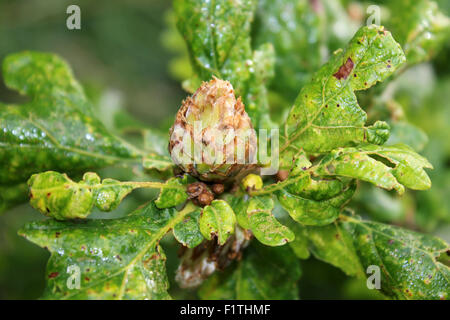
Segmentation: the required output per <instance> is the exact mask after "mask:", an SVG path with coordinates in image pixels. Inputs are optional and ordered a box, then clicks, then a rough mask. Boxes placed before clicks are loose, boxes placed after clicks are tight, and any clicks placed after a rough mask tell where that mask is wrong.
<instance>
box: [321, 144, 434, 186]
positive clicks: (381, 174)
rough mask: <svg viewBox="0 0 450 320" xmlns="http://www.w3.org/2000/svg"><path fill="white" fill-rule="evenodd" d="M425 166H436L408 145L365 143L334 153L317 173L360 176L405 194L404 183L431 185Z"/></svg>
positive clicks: (322, 162) (409, 184)
mask: <svg viewBox="0 0 450 320" xmlns="http://www.w3.org/2000/svg"><path fill="white" fill-rule="evenodd" d="M424 168H432V165H431V164H430V163H429V162H428V160H426V159H425V158H423V157H422V156H420V155H418V154H417V153H416V152H414V151H413V150H412V149H411V148H409V147H407V146H405V145H395V146H377V145H369V144H365V145H361V146H359V147H356V148H340V149H337V150H335V151H333V152H331V153H330V154H329V155H327V156H325V157H324V159H323V160H322V161H321V163H320V165H319V168H318V169H317V170H316V173H318V174H321V175H329V176H333V175H337V176H343V177H349V178H357V179H360V180H364V181H367V182H370V183H373V184H375V185H376V186H378V187H381V188H385V189H388V190H392V189H395V190H396V191H397V192H399V193H400V194H401V193H403V192H404V186H406V187H408V188H410V189H414V190H426V189H428V188H430V187H431V181H430V178H428V175H427V174H426V173H425V171H424Z"/></svg>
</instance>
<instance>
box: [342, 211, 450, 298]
mask: <svg viewBox="0 0 450 320" xmlns="http://www.w3.org/2000/svg"><path fill="white" fill-rule="evenodd" d="M343 225H344V228H346V229H347V230H348V232H350V233H351V235H352V237H353V243H354V247H355V248H356V252H357V254H358V256H359V259H360V261H361V263H362V265H363V266H364V268H367V267H368V266H370V265H375V266H378V267H380V269H381V291H382V292H383V293H385V294H386V295H388V296H390V297H393V298H397V299H444V300H445V299H448V295H449V292H450V282H449V279H450V268H449V267H448V266H446V265H444V264H442V263H441V262H439V261H437V258H438V257H439V255H441V254H445V252H447V251H448V250H449V246H448V244H447V243H445V241H443V240H441V239H439V238H436V237H434V236H431V235H424V234H420V233H417V232H413V231H409V230H404V229H401V228H399V227H395V226H389V225H385V224H381V223H377V222H369V221H360V220H357V219H353V218H347V219H346V220H345V222H344V223H343Z"/></svg>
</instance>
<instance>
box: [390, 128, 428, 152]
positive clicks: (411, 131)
mask: <svg viewBox="0 0 450 320" xmlns="http://www.w3.org/2000/svg"><path fill="white" fill-rule="evenodd" d="M390 126H391V134H390V136H389V139H388V141H386V145H396V144H400V143H401V144H406V145H408V146H410V147H411V148H413V149H414V150H415V151H417V152H420V151H422V150H423V148H424V147H425V145H426V144H427V143H428V137H427V135H426V133H425V132H424V131H423V130H422V129H420V128H419V127H416V126H415V125H412V124H410V123H408V122H406V121H397V122H394V123H392V124H391V125H390Z"/></svg>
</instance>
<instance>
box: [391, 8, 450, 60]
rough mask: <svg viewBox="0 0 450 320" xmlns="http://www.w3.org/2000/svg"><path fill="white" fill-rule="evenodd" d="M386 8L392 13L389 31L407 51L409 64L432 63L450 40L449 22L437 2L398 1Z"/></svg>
mask: <svg viewBox="0 0 450 320" xmlns="http://www.w3.org/2000/svg"><path fill="white" fill-rule="evenodd" d="M387 5H388V8H389V9H390V10H391V12H392V18H391V26H390V28H391V30H392V32H393V34H395V36H396V39H398V41H399V42H400V44H401V45H402V47H403V48H404V50H405V53H406V57H407V59H408V64H409V65H412V64H416V63H420V62H423V61H427V60H430V59H431V58H433V57H434V56H435V55H436V54H437V53H438V52H439V50H440V49H441V48H442V46H443V45H444V44H445V43H446V41H448V39H449V38H450V19H449V18H448V17H447V16H445V15H444V14H443V13H442V12H441V11H440V10H439V8H438V6H437V4H436V3H435V2H433V1H428V0H415V1H411V0H398V1H389V2H388V3H387ZM396 13H401V14H396Z"/></svg>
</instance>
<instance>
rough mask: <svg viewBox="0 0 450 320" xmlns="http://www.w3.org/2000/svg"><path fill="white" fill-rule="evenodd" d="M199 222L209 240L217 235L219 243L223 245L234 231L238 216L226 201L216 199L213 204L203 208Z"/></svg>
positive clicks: (202, 231)
mask: <svg viewBox="0 0 450 320" xmlns="http://www.w3.org/2000/svg"><path fill="white" fill-rule="evenodd" d="M199 224H200V232H201V233H202V235H203V236H204V237H205V238H206V239H207V240H211V239H212V236H213V235H215V236H217V241H218V243H219V244H220V245H223V244H225V242H226V241H227V239H228V237H229V236H230V235H232V234H233V233H234V227H235V225H236V216H235V215H234V212H233V209H231V207H230V205H229V204H228V203H227V202H226V201H223V200H214V201H213V202H212V203H211V205H209V206H206V207H204V208H203V211H202V214H201V215H200V220H199Z"/></svg>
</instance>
